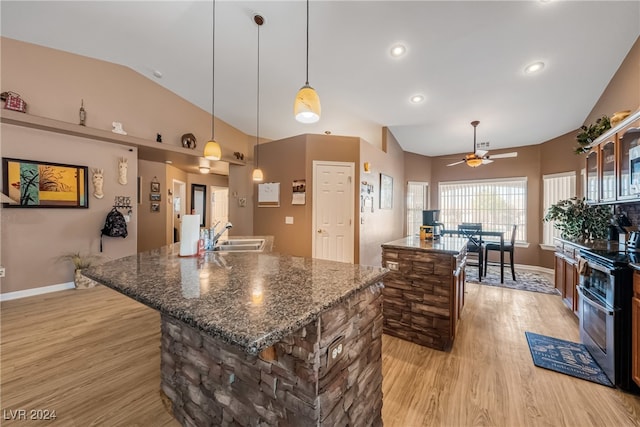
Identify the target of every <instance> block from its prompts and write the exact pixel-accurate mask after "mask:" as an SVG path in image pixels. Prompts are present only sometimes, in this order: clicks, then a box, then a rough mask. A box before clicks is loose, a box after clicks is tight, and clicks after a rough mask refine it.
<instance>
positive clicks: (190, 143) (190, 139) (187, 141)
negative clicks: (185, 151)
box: [182, 133, 196, 150]
mask: <svg viewBox="0 0 640 427" xmlns="http://www.w3.org/2000/svg"><path fill="white" fill-rule="evenodd" d="M182 146H183V147H184V148H191V149H192V150H193V149H195V148H196V137H195V136H194V135H193V134H192V133H185V134H184V135H182Z"/></svg>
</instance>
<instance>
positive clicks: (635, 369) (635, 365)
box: [631, 271, 640, 387]
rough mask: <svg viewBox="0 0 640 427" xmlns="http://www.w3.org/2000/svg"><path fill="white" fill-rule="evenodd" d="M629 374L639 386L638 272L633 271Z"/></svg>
mask: <svg viewBox="0 0 640 427" xmlns="http://www.w3.org/2000/svg"><path fill="white" fill-rule="evenodd" d="M631 321H632V325H631V334H632V337H631V376H632V377H633V381H635V383H636V384H637V385H638V386H639V387H640V272H638V271H634V273H633V298H632V300H631Z"/></svg>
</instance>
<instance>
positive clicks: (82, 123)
mask: <svg viewBox="0 0 640 427" xmlns="http://www.w3.org/2000/svg"><path fill="white" fill-rule="evenodd" d="M79 115H80V126H85V123H86V121H87V112H86V111H85V109H84V99H82V100H81V101H80V114H79Z"/></svg>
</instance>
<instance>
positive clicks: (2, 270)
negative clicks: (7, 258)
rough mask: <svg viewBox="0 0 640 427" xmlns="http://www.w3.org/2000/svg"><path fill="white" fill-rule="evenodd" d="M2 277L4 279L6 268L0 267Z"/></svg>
mask: <svg viewBox="0 0 640 427" xmlns="http://www.w3.org/2000/svg"><path fill="white" fill-rule="evenodd" d="M0 277H4V267H0Z"/></svg>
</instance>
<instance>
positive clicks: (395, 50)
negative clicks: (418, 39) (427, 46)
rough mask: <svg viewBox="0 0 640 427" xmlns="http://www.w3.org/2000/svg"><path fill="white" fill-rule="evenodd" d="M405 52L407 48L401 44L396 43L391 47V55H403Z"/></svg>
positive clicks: (395, 56)
mask: <svg viewBox="0 0 640 427" xmlns="http://www.w3.org/2000/svg"><path fill="white" fill-rule="evenodd" d="M406 52H407V48H406V47H405V46H404V45H402V44H397V45H395V46H393V47H392V48H391V56H393V57H394V58H397V57H399V56H402V55H404V54H405V53H406Z"/></svg>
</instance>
